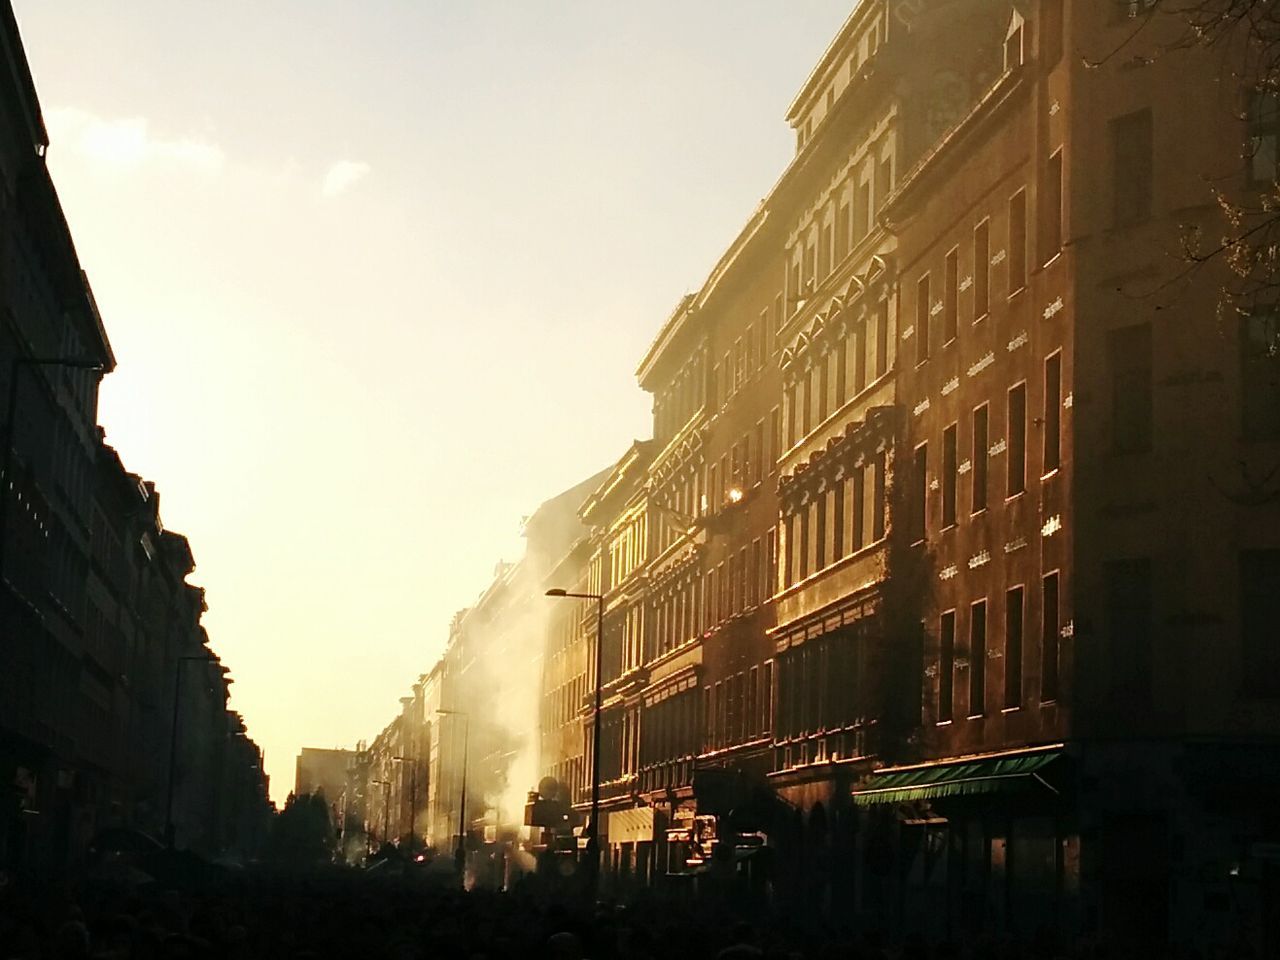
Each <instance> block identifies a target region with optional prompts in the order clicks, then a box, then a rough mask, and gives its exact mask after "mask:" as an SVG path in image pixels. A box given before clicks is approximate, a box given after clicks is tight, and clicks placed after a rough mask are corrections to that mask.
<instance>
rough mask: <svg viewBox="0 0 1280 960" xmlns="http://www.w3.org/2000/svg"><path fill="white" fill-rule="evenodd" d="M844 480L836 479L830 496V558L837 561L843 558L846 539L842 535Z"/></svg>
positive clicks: (846, 543)
mask: <svg viewBox="0 0 1280 960" xmlns="http://www.w3.org/2000/svg"><path fill="white" fill-rule="evenodd" d="M845 486H846V482H845V481H844V480H843V479H841V480H838V481H836V485H835V487H834V488H833V489H832V492H831V493H832V496H831V514H832V516H831V559H832V560H833V561H839V560H842V559H843V558H844V555H845V551H846V548H847V545H848V540H847V538H846V537H845V535H844V488H845Z"/></svg>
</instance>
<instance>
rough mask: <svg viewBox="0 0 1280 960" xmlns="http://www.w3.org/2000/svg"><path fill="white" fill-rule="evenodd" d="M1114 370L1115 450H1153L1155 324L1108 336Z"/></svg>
mask: <svg viewBox="0 0 1280 960" xmlns="http://www.w3.org/2000/svg"><path fill="white" fill-rule="evenodd" d="M1107 359H1108V364H1109V366H1110V368H1111V449H1112V451H1113V452H1114V453H1142V452H1144V451H1147V450H1150V449H1151V412H1152V411H1151V324H1149V323H1139V324H1135V325H1134V326H1132V327H1121V328H1120V329H1119V330H1112V331H1111V332H1110V333H1109V334H1107Z"/></svg>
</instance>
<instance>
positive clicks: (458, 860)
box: [436, 710, 471, 883]
mask: <svg viewBox="0 0 1280 960" xmlns="http://www.w3.org/2000/svg"><path fill="white" fill-rule="evenodd" d="M436 713H439V714H442V715H444V716H446V717H461V718H462V808H461V809H460V810H459V811H458V849H457V850H455V851H454V852H453V862H454V863H455V864H456V865H457V867H458V875H459V876H460V877H462V881H463V883H466V874H465V873H464V871H465V869H466V866H467V750H468V749H469V745H470V740H471V715H470V714H468V713H467V712H466V711H465V710H437V711H436Z"/></svg>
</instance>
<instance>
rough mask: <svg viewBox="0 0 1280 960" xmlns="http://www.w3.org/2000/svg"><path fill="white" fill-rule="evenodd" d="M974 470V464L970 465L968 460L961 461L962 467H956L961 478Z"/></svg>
mask: <svg viewBox="0 0 1280 960" xmlns="http://www.w3.org/2000/svg"><path fill="white" fill-rule="evenodd" d="M972 469H973V464H972V463H970V462H969V461H968V460H961V461H960V466H958V467H956V473H958V474H960V476H962V477H963V476H964V475H965V474H966V473H968V472H969V471H970V470H972Z"/></svg>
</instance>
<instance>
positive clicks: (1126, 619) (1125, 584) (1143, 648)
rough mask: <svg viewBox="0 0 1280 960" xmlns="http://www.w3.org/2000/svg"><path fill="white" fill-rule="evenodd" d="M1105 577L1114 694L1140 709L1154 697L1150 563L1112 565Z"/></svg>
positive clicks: (1139, 561)
mask: <svg viewBox="0 0 1280 960" xmlns="http://www.w3.org/2000/svg"><path fill="white" fill-rule="evenodd" d="M1104 577H1105V581H1106V585H1107V626H1108V638H1107V648H1108V649H1109V650H1110V651H1111V681H1112V693H1113V694H1114V695H1115V696H1116V697H1120V698H1123V702H1124V704H1125V705H1127V706H1129V707H1131V708H1133V709H1141V708H1142V707H1144V706H1145V705H1146V704H1147V703H1148V701H1149V700H1150V696H1151V667H1152V661H1151V561H1150V560H1148V559H1146V558H1145V557H1144V558H1140V559H1134V560H1113V561H1110V562H1109V563H1107V564H1106V565H1105V569H1104Z"/></svg>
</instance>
